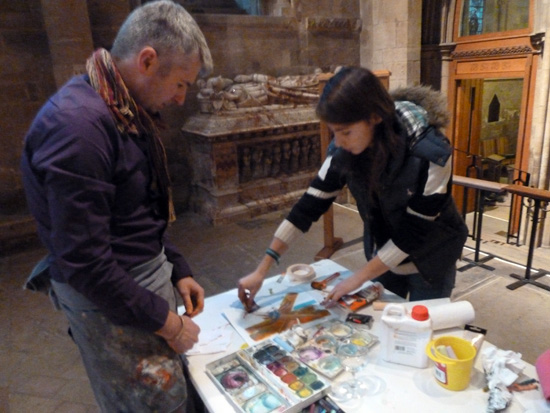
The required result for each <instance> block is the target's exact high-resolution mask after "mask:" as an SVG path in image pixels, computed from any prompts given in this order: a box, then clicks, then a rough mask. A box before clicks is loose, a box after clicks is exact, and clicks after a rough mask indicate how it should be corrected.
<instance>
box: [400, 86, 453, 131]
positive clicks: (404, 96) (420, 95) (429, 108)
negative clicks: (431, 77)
mask: <svg viewBox="0 0 550 413" xmlns="http://www.w3.org/2000/svg"><path fill="white" fill-rule="evenodd" d="M390 95H391V97H392V99H393V100H394V101H409V102H412V103H414V104H416V105H419V106H422V107H423V108H424V109H425V110H426V112H427V113H428V123H429V124H430V125H432V126H435V127H437V128H444V127H446V126H447V125H448V124H449V122H450V115H449V112H448V111H447V99H446V98H445V96H444V95H443V94H442V93H441V92H439V91H437V90H434V89H432V88H431V87H430V86H408V87H402V88H397V89H394V90H392V91H390Z"/></svg>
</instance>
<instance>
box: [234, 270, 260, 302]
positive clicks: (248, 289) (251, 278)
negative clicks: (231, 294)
mask: <svg viewBox="0 0 550 413" xmlns="http://www.w3.org/2000/svg"><path fill="white" fill-rule="evenodd" d="M264 278H265V274H264V273H263V272H262V271H260V270H258V269H256V271H254V272H252V273H250V274H248V275H246V276H244V277H243V278H241V279H240V280H239V283H238V288H239V292H238V294H239V300H240V301H241V303H243V305H244V308H245V309H246V310H247V311H248V309H249V308H252V306H253V303H254V297H256V294H257V293H258V291H259V290H260V288H261V287H262V284H263V282H264Z"/></svg>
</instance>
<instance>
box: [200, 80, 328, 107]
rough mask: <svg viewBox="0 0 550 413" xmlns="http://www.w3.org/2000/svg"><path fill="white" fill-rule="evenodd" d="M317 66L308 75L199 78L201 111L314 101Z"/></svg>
mask: <svg viewBox="0 0 550 413" xmlns="http://www.w3.org/2000/svg"><path fill="white" fill-rule="evenodd" d="M320 72H321V71H320V70H319V69H318V70H316V71H315V73H313V74H309V75H294V76H281V77H272V76H268V75H263V74H251V75H238V76H236V77H235V79H234V80H231V79H227V78H223V77H221V76H217V77H213V78H210V79H208V80H200V81H198V82H197V84H198V85H199V87H200V91H199V93H198V95H197V99H198V101H199V104H200V108H201V112H204V113H223V112H231V111H236V110H246V109H247V108H253V107H260V106H264V105H269V104H278V105H287V104H313V103H315V102H316V101H317V99H318V98H319V91H318V84H319V81H318V78H317V74H318V73H320Z"/></svg>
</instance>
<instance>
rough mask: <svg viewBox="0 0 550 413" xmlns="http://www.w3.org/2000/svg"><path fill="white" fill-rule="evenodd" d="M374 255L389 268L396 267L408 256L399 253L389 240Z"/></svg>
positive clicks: (401, 252)
mask: <svg viewBox="0 0 550 413" xmlns="http://www.w3.org/2000/svg"><path fill="white" fill-rule="evenodd" d="M376 255H377V256H378V258H380V260H381V261H382V262H383V263H384V265H386V266H387V267H389V268H395V267H397V266H398V265H399V264H401V262H403V260H404V259H405V258H407V257H408V256H409V254H407V253H406V252H403V251H401V250H400V249H399V248H398V247H397V245H395V244H394V243H393V241H392V240H391V239H390V240H389V241H388V242H386V243H385V244H384V246H383V247H382V248H380V249H379V250H378V253H377V254H376Z"/></svg>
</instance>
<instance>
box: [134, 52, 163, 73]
mask: <svg viewBox="0 0 550 413" xmlns="http://www.w3.org/2000/svg"><path fill="white" fill-rule="evenodd" d="M137 64H138V69H139V72H140V73H141V74H144V75H147V76H150V75H152V74H153V73H155V72H156V71H157V69H158V66H159V58H158V54H157V51H156V50H155V49H153V48H152V47H151V46H145V47H144V48H143V49H141V51H140V52H139V54H138V60H137Z"/></svg>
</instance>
